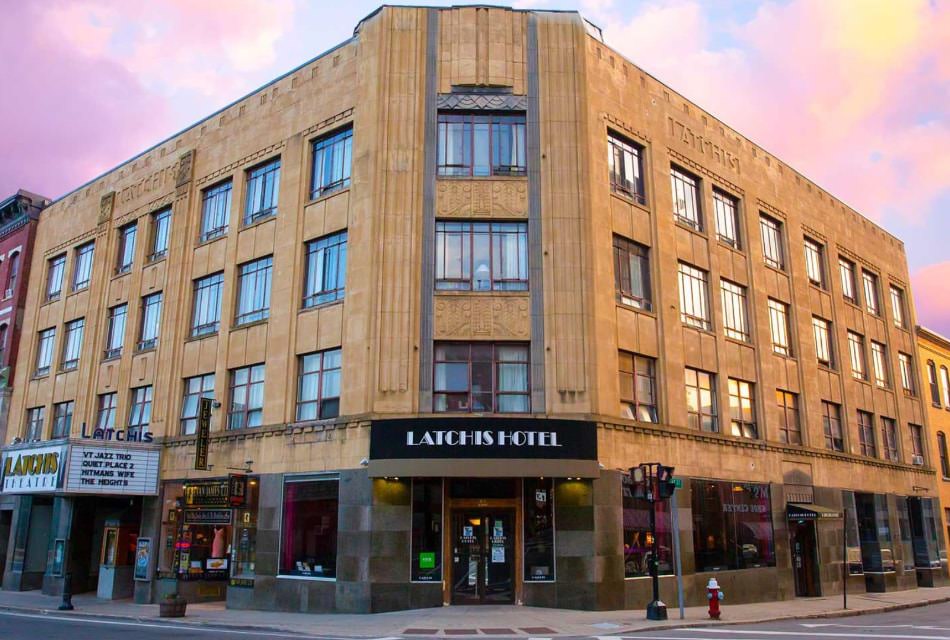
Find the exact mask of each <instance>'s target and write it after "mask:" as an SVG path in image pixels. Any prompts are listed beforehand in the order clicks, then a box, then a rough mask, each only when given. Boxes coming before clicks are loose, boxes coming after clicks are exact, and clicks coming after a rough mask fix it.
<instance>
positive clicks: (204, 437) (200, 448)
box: [195, 398, 213, 471]
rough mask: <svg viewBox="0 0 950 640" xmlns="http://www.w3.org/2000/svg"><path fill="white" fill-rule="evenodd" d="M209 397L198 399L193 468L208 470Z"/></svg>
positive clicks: (210, 401) (209, 440)
mask: <svg viewBox="0 0 950 640" xmlns="http://www.w3.org/2000/svg"><path fill="white" fill-rule="evenodd" d="M212 402H213V400H211V398H199V399H198V427H197V429H196V430H195V431H196V432H197V434H198V438H197V439H196V440H195V469H199V470H202V471H207V470H208V445H209V444H210V443H211V403H212Z"/></svg>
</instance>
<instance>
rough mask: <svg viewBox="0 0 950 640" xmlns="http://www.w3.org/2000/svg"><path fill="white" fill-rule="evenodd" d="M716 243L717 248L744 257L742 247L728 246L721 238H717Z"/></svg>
mask: <svg viewBox="0 0 950 640" xmlns="http://www.w3.org/2000/svg"><path fill="white" fill-rule="evenodd" d="M717 243H718V244H719V246H720V247H722V248H723V249H728V250H729V251H731V252H732V253H735V254H737V255H740V256H742V257H745V251H743V250H742V247H737V246H735V245H732V244H729V243H728V242H726V241H725V240H723V239H722V238H717Z"/></svg>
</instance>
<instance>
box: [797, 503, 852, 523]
mask: <svg viewBox="0 0 950 640" xmlns="http://www.w3.org/2000/svg"><path fill="white" fill-rule="evenodd" d="M785 512H786V514H787V515H788V519H789V520H827V519H831V518H840V517H841V511H839V510H838V509H831V508H830V507H822V506H820V505H817V504H795V503H793V502H789V503H788V505H786V507H785Z"/></svg>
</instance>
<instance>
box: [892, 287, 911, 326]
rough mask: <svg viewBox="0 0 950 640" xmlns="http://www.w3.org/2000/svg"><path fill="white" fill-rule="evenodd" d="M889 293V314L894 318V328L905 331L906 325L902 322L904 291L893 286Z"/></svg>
mask: <svg viewBox="0 0 950 640" xmlns="http://www.w3.org/2000/svg"><path fill="white" fill-rule="evenodd" d="M890 291H891V313H892V314H893V316H894V326H896V327H899V328H901V329H906V328H907V324H906V321H905V320H904V291H903V289H900V288H898V287H895V286H894V285H891V287H890Z"/></svg>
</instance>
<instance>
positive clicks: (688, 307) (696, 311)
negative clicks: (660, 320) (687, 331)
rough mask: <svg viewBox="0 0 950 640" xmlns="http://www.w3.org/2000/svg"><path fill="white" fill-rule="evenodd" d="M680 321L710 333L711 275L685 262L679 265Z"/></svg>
mask: <svg viewBox="0 0 950 640" xmlns="http://www.w3.org/2000/svg"><path fill="white" fill-rule="evenodd" d="M679 285H680V319H681V320H682V322H683V324H685V325H688V326H691V327H696V328H697V329H703V330H705V331H709V330H710V329H712V316H711V314H710V312H709V274H708V273H707V272H706V271H703V270H702V269H697V268H696V267H694V266H692V265H688V264H686V263H685V262H680V263H679Z"/></svg>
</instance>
